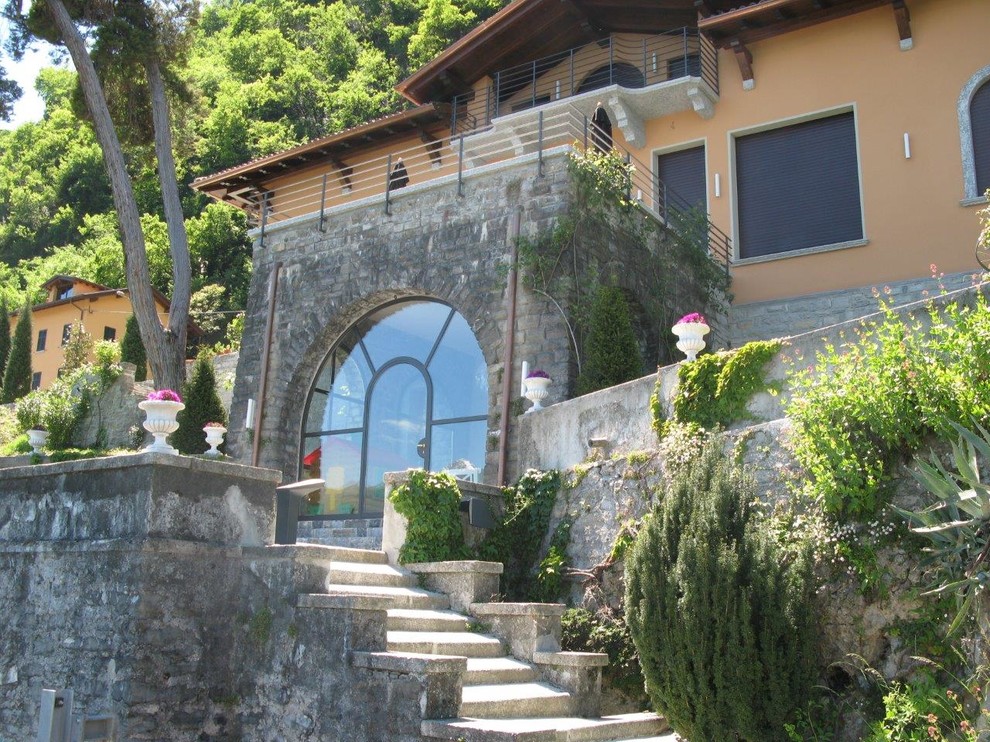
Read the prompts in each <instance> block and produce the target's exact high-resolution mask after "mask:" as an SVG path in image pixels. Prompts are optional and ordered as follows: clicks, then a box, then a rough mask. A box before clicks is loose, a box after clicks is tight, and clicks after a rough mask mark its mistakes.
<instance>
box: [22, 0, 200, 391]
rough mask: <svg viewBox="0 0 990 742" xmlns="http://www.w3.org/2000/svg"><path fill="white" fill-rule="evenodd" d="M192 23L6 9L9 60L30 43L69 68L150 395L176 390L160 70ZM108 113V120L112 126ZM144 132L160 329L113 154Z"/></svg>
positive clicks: (162, 13)
mask: <svg viewBox="0 0 990 742" xmlns="http://www.w3.org/2000/svg"><path fill="white" fill-rule="evenodd" d="M194 15H195V6H185V5H182V4H179V5H175V6H157V5H151V4H145V3H143V2H129V3H122V4H115V5H77V4H72V5H71V9H70V7H68V6H66V5H65V3H64V2H63V0H34V2H33V3H32V4H31V7H30V9H29V11H28V13H27V15H22V14H21V13H20V8H19V7H18V5H17V3H15V2H11V4H10V5H8V8H7V16H8V18H9V19H10V20H11V22H12V23H13V24H14V27H15V29H16V32H15V34H14V38H13V41H14V47H15V50H16V49H18V48H19V49H21V50H22V49H23V48H24V46H25V45H26V44H27V43H29V42H30V40H31V39H32V38H34V37H40V38H43V39H45V40H46V41H49V42H50V43H53V44H56V45H60V46H64V47H65V48H66V49H67V50H68V52H69V55H70V57H71V58H72V62H73V65H74V66H75V68H76V71H77V73H78V81H79V88H80V90H81V93H82V99H83V101H84V103H85V107H86V111H87V113H88V114H89V116H90V117H91V119H92V125H93V129H94V131H95V133H96V140H97V141H98V142H99V144H100V148H101V150H102V152H103V161H104V166H105V168H106V171H107V175H108V176H109V178H110V185H111V190H112V193H113V202H114V206H115V208H116V211H117V215H118V218H119V220H120V233H121V242H122V243H123V246H124V252H125V255H126V256H127V258H126V261H125V263H126V267H127V285H128V288H129V289H130V296H131V303H132V305H133V306H134V311H135V315H136V316H137V318H138V323H139V324H140V325H141V327H142V335H143V337H144V340H145V343H146V349H147V350H148V358H149V362H150V365H151V367H152V370H153V372H154V375H155V381H156V384H158V385H159V386H169V385H177V383H178V382H179V381H181V379H182V375H183V370H184V366H183V364H184V358H185V346H186V332H187V318H188V310H189V295H190V280H189V250H188V244H187V240H186V234H185V225H184V221H183V214H182V209H181V201H180V198H179V191H178V183H177V180H176V168H175V161H174V155H173V151H172V132H171V121H170V119H171V116H170V111H169V102H168V97H167V91H166V75H167V74H168V73H167V72H166V70H167V65H168V64H169V63H170V62H174V61H175V60H176V59H178V58H180V57H181V53H182V50H183V49H184V47H185V40H186V39H187V38H188V29H189V28H190V27H191V23H192V21H193V20H194ZM84 32H85V34H86V36H88V37H89V39H87V38H86V36H84ZM97 63H99V72H98V71H97ZM101 75H102V76H101ZM111 108H113V109H114V111H115V112H116V113H117V115H118V119H117V121H116V122H115V121H114V119H113V117H112V114H111ZM125 114H126V115H125ZM149 120H150V125H149V123H148V121H149ZM149 132H150V133H152V134H153V142H154V152H155V160H156V162H157V166H158V168H157V169H158V175H159V185H160V186H161V193H162V205H163V212H164V214H165V222H166V224H167V225H168V234H169V245H170V248H171V256H172V272H173V275H174V279H175V280H174V289H173V294H172V311H171V312H170V314H169V322H168V326H167V327H162V326H161V323H160V321H159V318H158V314H157V307H156V304H155V298H154V295H153V293H152V291H151V281H150V276H149V271H148V258H147V252H146V246H145V239H144V234H143V232H142V230H141V222H140V213H139V211H138V205H137V201H136V199H135V196H134V183H133V181H132V178H131V176H130V173H129V172H128V168H127V164H126V159H125V157H124V152H123V147H122V145H121V138H122V136H123V138H125V139H127V140H132V139H136V138H137V137H138V136H140V135H142V134H148V133H149Z"/></svg>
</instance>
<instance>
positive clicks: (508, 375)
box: [498, 208, 520, 487]
mask: <svg viewBox="0 0 990 742" xmlns="http://www.w3.org/2000/svg"><path fill="white" fill-rule="evenodd" d="M519 223H520V217H519V209H518V208H517V209H516V210H515V211H513V212H512V213H511V214H510V215H509V285H508V289H509V316H508V317H507V318H506V320H505V356H504V357H503V359H502V417H501V418H500V420H499V430H498V485H499V486H500V487H504V486H505V467H506V460H507V459H508V450H509V397H510V395H511V394H512V390H513V388H514V387H513V385H512V354H513V350H514V346H515V341H516V283H517V279H518V275H519V250H518V247H517V243H518V241H519Z"/></svg>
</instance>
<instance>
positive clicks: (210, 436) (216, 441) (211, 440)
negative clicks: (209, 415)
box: [203, 422, 227, 458]
mask: <svg viewBox="0 0 990 742" xmlns="http://www.w3.org/2000/svg"><path fill="white" fill-rule="evenodd" d="M203 432H204V433H206V443H207V444H208V445H209V447H210V450H209V451H206V452H205V453H204V454H203V455H204V456H209V457H210V458H217V457H218V456H221V455H222V454H221V453H220V451H218V450H217V446H220V445H222V444H223V437H224V434H226V432H227V428H226V427H225V426H224V424H223V423H218V422H208V423H206V425H204V426H203Z"/></svg>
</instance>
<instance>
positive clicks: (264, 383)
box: [251, 260, 282, 466]
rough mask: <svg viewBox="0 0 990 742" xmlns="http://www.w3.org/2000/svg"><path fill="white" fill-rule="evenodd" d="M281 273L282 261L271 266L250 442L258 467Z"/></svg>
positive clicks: (254, 460) (253, 461)
mask: <svg viewBox="0 0 990 742" xmlns="http://www.w3.org/2000/svg"><path fill="white" fill-rule="evenodd" d="M281 272H282V261H281V260H279V261H277V262H276V263H275V265H274V266H272V274H271V278H270V279H269V281H268V323H267V325H266V326H265V345H264V348H263V350H262V355H261V389H260V391H259V393H258V404H257V406H256V407H255V410H254V440H253V441H252V442H251V466H257V465H258V456H259V455H260V453H261V422H262V419H263V418H264V410H265V396H266V395H267V394H268V358H269V356H270V355H271V351H272V334H273V333H274V331H275V297H276V295H277V293H278V275H279V273H281Z"/></svg>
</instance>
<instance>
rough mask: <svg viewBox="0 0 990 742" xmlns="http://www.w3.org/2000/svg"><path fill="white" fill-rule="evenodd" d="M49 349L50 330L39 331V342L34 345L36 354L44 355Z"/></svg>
mask: <svg viewBox="0 0 990 742" xmlns="http://www.w3.org/2000/svg"><path fill="white" fill-rule="evenodd" d="M47 347H48V328H47V327H45V328H42V329H40V330H38V340H37V342H36V343H35V344H34V352H35V353H44V352H45V350H46V349H47Z"/></svg>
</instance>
